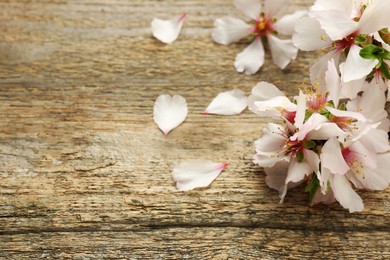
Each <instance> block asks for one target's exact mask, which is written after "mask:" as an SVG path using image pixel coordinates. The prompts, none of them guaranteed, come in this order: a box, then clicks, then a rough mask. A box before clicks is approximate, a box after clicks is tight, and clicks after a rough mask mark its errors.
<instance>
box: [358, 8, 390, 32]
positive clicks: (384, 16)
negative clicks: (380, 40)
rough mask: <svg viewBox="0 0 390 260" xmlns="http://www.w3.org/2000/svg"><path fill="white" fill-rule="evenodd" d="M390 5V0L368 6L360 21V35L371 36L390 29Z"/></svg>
mask: <svg viewBox="0 0 390 260" xmlns="http://www.w3.org/2000/svg"><path fill="white" fill-rule="evenodd" d="M389 14H390V4H389V1H388V0H385V1H383V0H382V1H375V2H374V3H372V4H368V5H367V8H366V9H365V10H364V12H363V15H362V17H360V20H359V33H365V34H371V33H374V32H377V31H379V30H381V29H383V28H390V19H389V17H388V16H389Z"/></svg>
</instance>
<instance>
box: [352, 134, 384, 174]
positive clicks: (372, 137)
mask: <svg viewBox="0 0 390 260" xmlns="http://www.w3.org/2000/svg"><path fill="white" fill-rule="evenodd" d="M388 129H389V128H387V130H386V131H384V130H382V129H375V128H372V129H370V131H368V132H367V134H364V135H362V136H361V137H360V138H359V141H360V142H361V143H362V144H363V145H364V146H365V147H367V148H368V149H370V150H371V151H375V152H377V153H385V152H388V151H389V149H390V146H389V142H388V138H389V137H388V134H387V131H388ZM389 169H390V168H389ZM389 172H390V171H389Z"/></svg>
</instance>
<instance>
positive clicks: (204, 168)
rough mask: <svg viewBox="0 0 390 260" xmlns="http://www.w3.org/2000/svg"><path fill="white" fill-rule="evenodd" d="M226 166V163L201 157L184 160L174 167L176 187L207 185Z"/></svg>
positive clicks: (193, 187)
mask: <svg viewBox="0 0 390 260" xmlns="http://www.w3.org/2000/svg"><path fill="white" fill-rule="evenodd" d="M226 166H227V164H226V163H215V162H212V161H208V160H201V159H197V160H188V161H184V162H182V163H180V164H178V165H176V167H175V168H174V169H173V172H172V175H173V180H174V181H175V182H176V188H177V189H178V190H180V191H188V190H192V189H195V188H198V187H207V186H209V185H210V183H212V182H213V181H214V180H215V179H216V178H217V177H218V175H219V174H220V173H221V172H222V171H223V170H224V169H225V167H226Z"/></svg>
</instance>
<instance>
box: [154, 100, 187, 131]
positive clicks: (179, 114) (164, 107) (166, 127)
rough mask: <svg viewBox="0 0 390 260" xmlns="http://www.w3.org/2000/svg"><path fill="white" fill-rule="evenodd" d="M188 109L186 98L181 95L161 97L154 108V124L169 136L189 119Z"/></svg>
mask: <svg viewBox="0 0 390 260" xmlns="http://www.w3.org/2000/svg"><path fill="white" fill-rule="evenodd" d="M187 113H188V108H187V102H186V100H185V98H184V97H182V96H180V95H174V96H173V97H172V96H170V95H160V96H159V97H158V98H157V99H156V102H155V103H154V108H153V117H154V122H155V123H156V124H157V126H158V127H159V128H160V129H161V131H162V132H163V133H164V135H167V134H168V133H169V132H170V131H171V130H172V129H173V128H175V127H177V126H178V125H180V124H181V123H182V122H183V121H184V120H185V119H186V117H187Z"/></svg>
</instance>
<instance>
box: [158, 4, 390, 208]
mask: <svg viewBox="0 0 390 260" xmlns="http://www.w3.org/2000/svg"><path fill="white" fill-rule="evenodd" d="M233 3H234V5H235V6H236V7H237V9H239V10H240V11H241V12H242V13H243V14H244V15H245V16H246V20H241V19H238V18H233V17H223V18H218V19H216V20H215V23H214V25H215V28H214V29H213V31H212V33H211V36H212V38H213V40H214V41H215V42H217V43H219V44H223V45H229V44H232V43H234V42H238V41H241V40H243V39H246V40H247V41H248V42H249V46H247V47H246V48H245V49H244V50H243V51H242V52H241V53H239V54H238V55H237V56H236V59H235V62H234V67H235V69H236V70H237V71H238V72H245V73H246V74H255V73H256V72H258V71H259V70H260V68H261V67H262V66H263V64H264V59H265V51H264V44H267V45H268V46H269V50H270V52H271V56H272V60H273V62H274V63H275V64H276V65H277V66H278V67H280V68H281V69H284V68H285V67H286V66H287V65H288V64H289V63H290V62H291V60H294V59H295V58H296V57H297V54H298V50H299V49H300V50H304V51H314V50H326V51H327V53H326V54H325V55H324V56H322V57H320V58H319V59H318V60H317V61H316V62H315V63H314V64H313V65H312V66H311V68H310V79H311V84H312V85H313V86H311V87H309V88H306V89H305V90H303V91H302V90H301V91H300V92H299V95H298V96H296V97H295V98H294V100H293V101H290V100H289V99H288V98H287V97H286V96H285V95H284V94H283V92H282V91H280V90H279V89H278V88H277V87H275V86H274V85H272V84H270V83H267V82H260V83H258V84H257V85H256V86H255V87H254V88H253V89H252V95H250V96H249V97H246V96H245V94H244V93H243V92H242V91H241V90H237V89H235V90H232V91H228V92H224V93H220V94H219V95H218V96H217V97H216V98H215V99H214V100H213V101H212V102H211V104H210V105H209V106H208V107H207V109H206V110H205V111H204V112H203V114H219V115H235V114H240V113H241V112H242V111H243V110H244V109H245V108H246V105H248V107H249V109H250V110H251V111H253V112H254V113H256V114H258V115H259V116H263V117H271V118H273V119H275V120H277V121H278V123H269V124H268V125H267V127H266V128H265V129H263V135H262V136H261V137H260V138H259V139H258V140H257V141H256V142H255V147H256V154H255V155H254V163H255V164H258V165H260V166H262V167H264V170H265V172H266V174H267V176H266V183H267V185H268V186H269V187H271V188H274V189H276V190H278V191H279V194H280V197H281V202H282V201H283V200H284V198H285V196H286V194H287V191H288V189H290V188H292V187H295V186H297V185H299V184H301V183H306V189H305V191H306V192H308V193H309V198H310V204H316V203H319V202H323V203H332V202H334V201H338V202H339V203H340V204H341V205H342V206H343V207H344V208H347V209H349V211H350V212H355V211H361V210H363V207H364V206H363V201H362V199H361V198H360V197H359V195H358V194H357V193H356V192H355V189H369V190H383V189H385V188H387V187H388V186H389V183H390V171H389V170H388V169H389V168H390V153H389V150H390V146H389V142H388V131H389V125H390V123H389V119H388V114H387V112H386V110H385V104H386V101H388V100H390V81H389V80H390V72H389V66H390V32H389V28H390V19H388V17H387V15H388V14H390V1H389V0H316V1H315V3H314V5H313V6H312V7H311V8H310V9H309V10H308V11H301V10H300V11H296V12H295V13H293V14H289V15H285V16H282V14H283V13H284V12H285V11H286V9H287V7H288V4H289V3H290V0H233ZM184 18H185V15H184V14H183V15H181V16H180V17H178V18H175V19H171V20H165V21H164V20H160V19H155V20H154V21H153V22H152V31H153V35H154V36H155V37H156V38H157V39H159V40H160V41H162V42H165V43H172V42H173V41H174V40H176V39H177V37H178V35H179V33H180V30H181V28H182V25H183V21H184ZM386 92H387V99H386ZM187 112H188V110H187V104H186V102H185V99H184V98H183V97H179V96H174V97H173V98H172V97H170V96H168V95H166V96H162V97H159V98H158V99H157V101H156V104H155V108H154V119H155V121H156V123H157V125H158V126H159V127H160V129H161V130H162V131H163V133H164V134H165V135H167V134H168V132H169V131H170V130H172V129H173V128H174V127H176V126H178V125H179V124H181V123H182V122H183V121H184V120H185V117H186V115H187ZM226 165H227V164H224V163H214V162H211V161H208V160H195V161H189V162H184V163H182V164H180V165H178V166H177V167H176V168H175V169H174V171H173V177H174V180H175V181H176V182H177V188H178V189H179V190H190V189H193V188H196V187H205V186H208V185H209V184H210V183H211V182H212V181H213V180H214V179H215V178H217V176H218V175H219V174H220V173H221V171H223V170H224V168H225V167H226Z"/></svg>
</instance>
